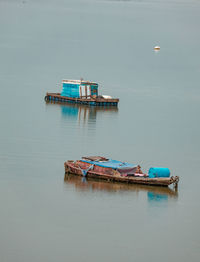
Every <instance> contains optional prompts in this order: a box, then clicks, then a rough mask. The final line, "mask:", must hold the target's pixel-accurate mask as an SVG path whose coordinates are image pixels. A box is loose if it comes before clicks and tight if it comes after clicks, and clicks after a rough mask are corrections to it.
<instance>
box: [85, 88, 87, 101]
mask: <svg viewBox="0 0 200 262" xmlns="http://www.w3.org/2000/svg"><path fill="white" fill-rule="evenodd" d="M85 96H86V98H87V85H85Z"/></svg>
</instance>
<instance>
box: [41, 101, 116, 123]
mask: <svg viewBox="0 0 200 262" xmlns="http://www.w3.org/2000/svg"><path fill="white" fill-rule="evenodd" d="M46 105H47V106H50V105H53V106H59V107H60V108H61V113H62V117H63V119H73V120H78V122H79V124H80V123H83V124H85V123H95V122H96V117H97V114H98V113H101V112H102V113H109V114H116V113H117V112H118V108H117V107H115V106H113V107H102V106H87V105H79V104H72V103H61V102H56V103H55V102H50V101H48V102H46Z"/></svg>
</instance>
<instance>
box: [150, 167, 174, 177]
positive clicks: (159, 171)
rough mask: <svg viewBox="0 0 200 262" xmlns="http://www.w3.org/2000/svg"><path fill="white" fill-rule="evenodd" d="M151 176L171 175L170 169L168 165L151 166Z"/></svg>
mask: <svg viewBox="0 0 200 262" xmlns="http://www.w3.org/2000/svg"><path fill="white" fill-rule="evenodd" d="M148 175H149V177H150V178H155V177H170V170H169V168H166V167H151V168H150V169H149V173H148Z"/></svg>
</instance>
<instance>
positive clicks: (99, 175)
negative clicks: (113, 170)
mask: <svg viewBox="0 0 200 262" xmlns="http://www.w3.org/2000/svg"><path fill="white" fill-rule="evenodd" d="M64 166H65V173H71V174H75V175H78V176H83V173H82V170H81V169H80V168H78V167H76V166H75V165H74V162H73V161H67V162H65V164H64ZM86 176H87V177H89V178H95V179H102V180H107V181H110V182H120V183H130V184H142V185H151V186H165V187H167V186H169V185H171V184H174V185H176V186H177V184H178V181H179V178H178V177H173V176H172V177H169V178H168V177H167V178H165V177H160V178H148V177H134V176H127V177H122V176H115V175H109V174H105V173H103V172H96V171H93V170H89V171H88V172H87V175H86Z"/></svg>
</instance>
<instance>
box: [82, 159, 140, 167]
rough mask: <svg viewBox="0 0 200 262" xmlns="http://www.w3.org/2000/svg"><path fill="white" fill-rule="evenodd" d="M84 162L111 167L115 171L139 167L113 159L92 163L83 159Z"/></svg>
mask: <svg viewBox="0 0 200 262" xmlns="http://www.w3.org/2000/svg"><path fill="white" fill-rule="evenodd" d="M81 161H82V162H86V163H89V164H93V165H97V166H102V167H110V168H113V169H120V168H121V169H123V168H134V167H137V165H132V164H129V163H126V162H121V161H117V160H113V159H109V160H108V161H90V160H85V159H81Z"/></svg>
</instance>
